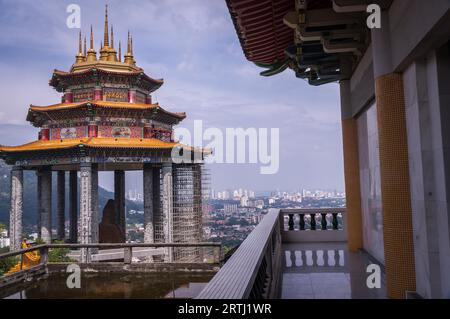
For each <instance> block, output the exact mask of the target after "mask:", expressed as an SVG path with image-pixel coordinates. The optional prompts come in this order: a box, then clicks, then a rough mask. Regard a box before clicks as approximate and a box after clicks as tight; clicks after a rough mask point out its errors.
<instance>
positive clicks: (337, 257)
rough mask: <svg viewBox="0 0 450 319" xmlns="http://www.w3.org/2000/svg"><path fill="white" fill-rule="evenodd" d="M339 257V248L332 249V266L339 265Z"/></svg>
mask: <svg viewBox="0 0 450 319" xmlns="http://www.w3.org/2000/svg"><path fill="white" fill-rule="evenodd" d="M339 259H340V255H339V250H335V251H334V266H335V267H339Z"/></svg>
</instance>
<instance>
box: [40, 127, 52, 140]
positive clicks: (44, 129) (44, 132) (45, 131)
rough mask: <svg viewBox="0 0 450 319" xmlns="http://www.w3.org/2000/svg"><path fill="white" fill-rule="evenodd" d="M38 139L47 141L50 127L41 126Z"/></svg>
mask: <svg viewBox="0 0 450 319" xmlns="http://www.w3.org/2000/svg"><path fill="white" fill-rule="evenodd" d="M40 139H41V140H42V141H48V140H49V139H50V129H49V128H48V127H42V128H41V134H40Z"/></svg>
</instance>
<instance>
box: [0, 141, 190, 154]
mask: <svg viewBox="0 0 450 319" xmlns="http://www.w3.org/2000/svg"><path fill="white" fill-rule="evenodd" d="M175 146H183V145H181V144H179V143H176V142H164V141H161V140H158V139H155V138H151V139H148V138H145V139H144V138H101V137H89V138H74V139H66V140H46V141H44V140H38V141H34V142H31V143H27V144H24V145H18V146H2V145H0V152H26V151H42V150H57V149H69V148H74V147H91V148H139V149H172V148H173V147H175Z"/></svg>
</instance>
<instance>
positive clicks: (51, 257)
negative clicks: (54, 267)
mask: <svg viewBox="0 0 450 319" xmlns="http://www.w3.org/2000/svg"><path fill="white" fill-rule="evenodd" d="M54 243H55V244H64V242H63V241H55V242H54ZM69 253H70V249H69V248H52V249H50V250H49V252H48V261H49V262H51V263H64V262H71V261H73V260H72V259H71V258H70V257H69V256H67V255H68V254H69Z"/></svg>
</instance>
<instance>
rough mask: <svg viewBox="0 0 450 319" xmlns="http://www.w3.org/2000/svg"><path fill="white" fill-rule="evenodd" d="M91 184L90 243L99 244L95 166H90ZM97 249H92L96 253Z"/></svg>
mask: <svg viewBox="0 0 450 319" xmlns="http://www.w3.org/2000/svg"><path fill="white" fill-rule="evenodd" d="M91 174H92V184H91V188H92V190H91V193H92V196H91V215H92V218H91V233H92V236H91V238H92V243H98V242H99V223H100V222H99V208H98V167H97V164H92V170H91ZM97 250H98V249H93V251H94V252H97Z"/></svg>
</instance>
